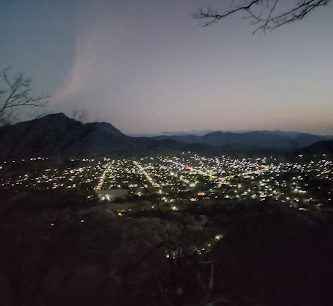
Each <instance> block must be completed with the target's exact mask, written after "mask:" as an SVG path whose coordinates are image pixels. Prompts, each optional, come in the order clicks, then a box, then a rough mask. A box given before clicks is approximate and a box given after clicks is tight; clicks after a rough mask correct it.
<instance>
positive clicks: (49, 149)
mask: <svg viewBox="0 0 333 306" xmlns="http://www.w3.org/2000/svg"><path fill="white" fill-rule="evenodd" d="M325 139H326V138H325V137H322V136H317V135H311V134H306V133H295V132H280V131H276V132H275V131H274V132H271V131H256V132H245V133H237V132H212V133H208V134H205V135H203V136H197V135H181V136H180V135H177V136H166V135H162V136H156V137H131V136H127V135H125V134H123V133H122V132H121V131H119V130H118V129H116V128H115V127H114V126H112V125H111V124H109V123H104V122H101V123H98V122H95V123H85V124H84V123H81V122H79V121H76V120H74V119H70V118H68V117H67V116H65V115H64V114H62V113H59V114H51V115H47V116H45V117H42V118H40V119H34V120H31V121H26V122H20V123H17V124H14V125H11V126H6V127H2V128H0V159H1V160H4V159H10V158H20V157H31V156H59V157H70V156H108V155H117V154H118V155H128V156H133V155H143V154H151V153H168V152H170V153H171V152H179V151H185V150H186V151H187V150H192V151H195V152H201V153H203V152H205V153H206V152H207V153H209V152H210V153H213V152H223V151H225V150H228V151H237V150H238V151H246V152H249V151H251V150H288V149H293V150H294V149H300V148H303V147H306V146H309V145H312V144H314V143H316V142H320V141H323V140H325Z"/></svg>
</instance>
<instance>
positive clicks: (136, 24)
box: [0, 0, 333, 134]
mask: <svg viewBox="0 0 333 306" xmlns="http://www.w3.org/2000/svg"><path fill="white" fill-rule="evenodd" d="M224 3H226V1H224V0H167V1H166V0H135V1H133V0H29V1H27V0H0V35H1V42H0V69H3V68H5V67H7V66H9V65H11V66H13V67H14V68H15V70H17V71H23V72H27V73H28V74H29V75H31V76H32V77H33V78H34V85H35V89H36V92H38V93H40V94H44V93H48V94H49V95H51V100H50V105H49V109H48V111H50V112H60V111H61V112H65V113H67V114H70V113H71V112H72V111H73V110H79V111H81V110H83V111H86V112H87V113H88V114H89V119H90V120H91V121H95V120H97V121H106V122H110V123H112V124H113V125H115V126H116V127H117V128H119V129H120V130H122V131H123V132H125V133H129V134H144V133H159V132H162V131H199V130H200V131H201V130H253V129H280V130H296V131H311V132H315V133H329V134H333V120H332V118H333V58H332V54H333V5H332V3H331V4H329V5H327V6H326V7H323V8H319V9H317V10H315V11H313V12H312V13H311V14H310V15H309V16H307V17H306V18H305V19H304V20H303V21H300V22H297V23H293V24H290V25H286V26H284V27H282V28H280V29H278V30H275V31H273V32H269V33H267V34H266V35H262V34H257V35H256V36H254V37H253V36H252V34H251V33H252V31H253V30H254V28H253V27H251V26H250V25H249V22H248V21H246V20H243V19H241V18H240V16H232V17H231V18H228V19H226V20H224V22H222V23H219V24H216V25H213V26H211V27H207V28H204V27H201V26H199V21H197V20H194V19H192V17H191V16H190V14H191V13H192V12H193V11H194V10H195V9H196V8H199V7H201V6H202V5H203V4H210V5H211V6H212V7H223V4H224Z"/></svg>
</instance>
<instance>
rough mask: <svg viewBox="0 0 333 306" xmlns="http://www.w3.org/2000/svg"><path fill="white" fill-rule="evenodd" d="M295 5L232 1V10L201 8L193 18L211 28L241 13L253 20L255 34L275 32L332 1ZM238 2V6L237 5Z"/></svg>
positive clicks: (314, 0)
mask: <svg viewBox="0 0 333 306" xmlns="http://www.w3.org/2000/svg"><path fill="white" fill-rule="evenodd" d="M292 1H293V2H294V3H293V4H292V5H291V6H290V7H288V8H286V6H285V5H282V4H281V3H280V0H266V1H264V0H251V1H250V0H245V1H241V0H239V1H232V3H231V5H230V8H229V9H226V10H224V11H223V12H221V13H220V12H219V11H218V10H217V9H211V8H206V9H204V8H201V9H199V10H197V11H196V12H195V13H194V14H193V18H195V19H200V20H203V21H204V23H203V24H202V25H203V26H209V25H211V24H213V23H216V22H218V21H220V20H221V19H224V18H226V17H228V16H229V15H234V14H237V13H240V12H243V13H245V15H244V16H243V17H245V18H249V19H251V20H252V24H253V25H255V26H256V28H255V30H254V32H253V33H254V34H255V33H257V32H258V31H261V32H266V31H267V30H274V29H276V28H279V27H281V26H282V25H285V24H287V23H291V22H294V21H297V20H301V19H303V18H304V17H305V16H306V15H307V14H309V13H310V12H311V11H313V10H314V9H316V8H318V7H320V6H324V5H327V4H328V3H329V2H330V1H331V0H301V1H296V0H292ZM235 2H236V4H235Z"/></svg>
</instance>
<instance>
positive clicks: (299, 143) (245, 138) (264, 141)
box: [154, 131, 326, 150]
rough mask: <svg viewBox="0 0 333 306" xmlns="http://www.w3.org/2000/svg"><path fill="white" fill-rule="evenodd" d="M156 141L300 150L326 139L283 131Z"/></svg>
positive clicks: (181, 137) (176, 137)
mask: <svg viewBox="0 0 333 306" xmlns="http://www.w3.org/2000/svg"><path fill="white" fill-rule="evenodd" d="M154 138H155V139H158V140H162V139H170V140H175V141H180V142H184V143H197V144H207V145H211V146H230V147H237V146H246V147H248V149H249V148H262V149H277V150H286V149H300V148H303V147H306V146H309V145H311V144H313V143H315V142H318V141H321V140H325V139H326V137H324V136H318V135H312V134H307V133H297V132H282V131H253V132H211V133H207V134H205V135H202V136H197V135H176V136H169V135H162V136H156V137H154Z"/></svg>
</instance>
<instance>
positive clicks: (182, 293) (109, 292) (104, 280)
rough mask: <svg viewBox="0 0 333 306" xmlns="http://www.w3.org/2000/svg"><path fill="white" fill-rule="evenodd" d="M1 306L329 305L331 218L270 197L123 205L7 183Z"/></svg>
mask: <svg viewBox="0 0 333 306" xmlns="http://www.w3.org/2000/svg"><path fill="white" fill-rule="evenodd" d="M1 198H2V201H1V206H0V210H1V211H0V216H1V217H0V218H1V220H0V249H1V252H0V257H1V258H0V291H1V292H0V304H1V305H329V304H330V301H331V300H332V297H333V296H332V291H331V290H330V283H331V282H330V279H331V275H332V272H333V265H332V255H333V239H332V238H333V231H332V230H333V225H332V224H333V222H332V210H331V208H330V207H329V206H325V207H320V208H318V207H314V208H313V209H310V210H299V209H297V208H293V207H288V206H286V205H281V204H280V203H278V202H271V201H261V202H259V201H244V202H241V201H239V202H234V201H228V202H226V201H217V202H214V203H209V202H205V201H202V202H199V203H196V204H193V203H192V204H185V203H184V205H183V206H179V210H177V211H173V210H164V209H163V208H162V207H157V208H155V209H140V210H136V211H132V212H127V213H126V214H125V215H119V214H118V213H117V212H116V211H115V210H114V209H113V208H112V205H111V204H110V205H109V204H103V203H101V202H98V201H96V200H93V201H88V200H86V198H84V197H82V196H81V195H80V194H78V193H77V192H76V191H74V190H56V191H41V190H38V191H36V190H29V189H15V190H14V189H11V190H2V191H1Z"/></svg>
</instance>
